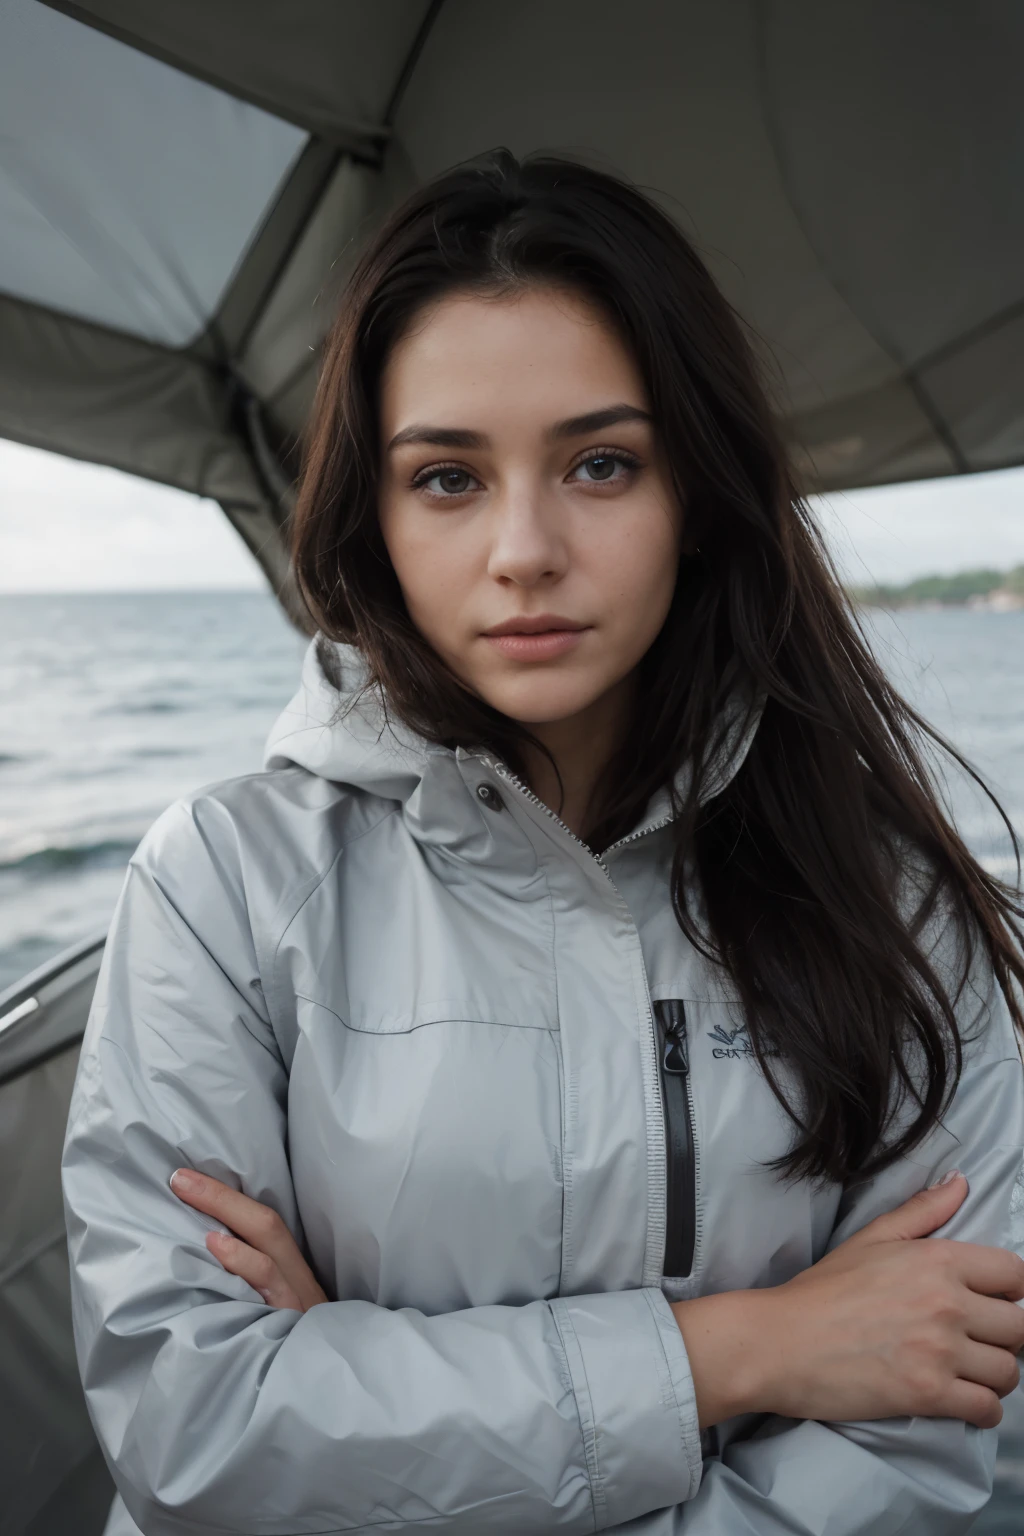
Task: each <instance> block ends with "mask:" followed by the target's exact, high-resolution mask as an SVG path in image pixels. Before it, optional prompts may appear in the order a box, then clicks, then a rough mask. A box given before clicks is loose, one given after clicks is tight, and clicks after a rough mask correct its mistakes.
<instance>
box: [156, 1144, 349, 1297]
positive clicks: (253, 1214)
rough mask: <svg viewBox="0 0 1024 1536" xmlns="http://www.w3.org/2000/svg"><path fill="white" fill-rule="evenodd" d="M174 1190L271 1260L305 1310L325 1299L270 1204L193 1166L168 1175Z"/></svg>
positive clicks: (287, 1231)
mask: <svg viewBox="0 0 1024 1536" xmlns="http://www.w3.org/2000/svg"><path fill="white" fill-rule="evenodd" d="M171 1188H172V1189H173V1190H174V1193H175V1194H176V1195H178V1196H179V1198H180V1199H182V1200H184V1201H185V1202H186V1203H187V1204H188V1205H191V1206H194V1207H195V1209H196V1210H199V1211H203V1212H204V1213H205V1214H206V1215H207V1216H212V1217H213V1218H214V1220H215V1221H219V1222H222V1223H223V1225H224V1226H225V1227H230V1228H231V1231H232V1232H233V1233H234V1234H235V1236H237V1237H240V1238H241V1239H242V1240H243V1242H245V1243H247V1244H248V1245H249V1247H250V1248H255V1249H256V1250H257V1252H259V1253H262V1254H266V1256H267V1257H268V1258H270V1259H272V1260H273V1261H274V1263H275V1264H276V1265H277V1268H278V1270H279V1271H280V1273H281V1276H282V1278H283V1279H284V1280H285V1281H286V1282H287V1283H288V1285H289V1286H290V1287H291V1289H292V1291H293V1293H294V1294H295V1295H296V1296H298V1297H299V1300H300V1302H301V1304H302V1308H303V1310H304V1311H308V1309H309V1308H310V1307H314V1306H316V1305H317V1304H318V1303H319V1302H322V1301H326V1299H327V1298H326V1296H325V1295H324V1293H323V1291H322V1290H321V1289H320V1286H319V1285H318V1284H317V1281H316V1277H315V1275H314V1274H313V1272H312V1270H311V1269H310V1268H309V1265H308V1264H307V1263H306V1261H305V1259H304V1258H303V1256H302V1253H301V1250H300V1249H299V1246H298V1244H297V1243H296V1241H295V1239H294V1238H293V1237H292V1234H291V1233H290V1232H289V1230H288V1228H287V1226H286V1225H285V1223H284V1222H283V1221H282V1219H281V1217H280V1216H279V1215H278V1214H277V1212H276V1211H274V1210H272V1209H271V1207H270V1206H269V1205H261V1204H260V1202H259V1201H258V1200H253V1199H252V1197H251V1196H250V1195H243V1194H242V1192H241V1190H238V1189H232V1188H231V1186H230V1184H224V1183H223V1182H222V1181H221V1180H220V1179H214V1178H211V1177H210V1176H209V1174H205V1173H198V1172H197V1171H196V1170H195V1169H194V1168H179V1169H178V1170H177V1172H176V1173H174V1174H173V1175H172V1176H171Z"/></svg>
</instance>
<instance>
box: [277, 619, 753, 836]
mask: <svg viewBox="0 0 1024 1536" xmlns="http://www.w3.org/2000/svg"><path fill="white" fill-rule="evenodd" d="M325 644H330V643H329V642H324V641H323V640H322V638H319V637H318V639H317V640H314V641H313V642H312V643H311V644H310V646H309V649H308V650H307V652H306V657H305V661H304V663H303V668H302V677H301V680H300V683H299V689H298V692H297V693H296V694H295V697H294V698H293V699H292V700H291V702H290V703H289V704H288V705H287V707H286V708H285V709H284V710H283V711H282V713H281V715H280V716H279V718H278V720H277V721H276V723H275V725H274V726H273V728H272V730H271V732H270V736H269V738H268V740H267V745H266V749H265V752H264V766H265V767H266V768H270V769H273V768H286V767H291V766H293V765H297V766H299V767H301V768H305V769H306V770H307V771H308V772H309V773H314V774H316V775H318V777H320V778H323V779H329V780H333V781H336V782H338V783H343V784H352V785H354V786H355V787H357V788H359V789H363V790H366V791H368V792H369V793H371V794H375V795H380V796H382V797H383V798H384V799H388V800H397V801H400V802H401V803H402V804H403V806H405V807H407V808H408V810H409V811H411V812H412V814H413V817H414V819H415V821H416V822H417V823H418V825H419V828H420V832H421V834H428V835H429V820H430V816H429V815H427V816H425V815H424V812H426V811H427V809H428V807H431V806H433V807H435V808H438V809H439V808H440V806H441V804H444V805H445V814H444V815H443V816H442V817H441V820H442V822H444V823H446V824H448V832H449V833H451V832H453V831H454V828H452V826H451V810H452V807H451V806H450V804H448V796H447V794H444V793H439V791H445V790H447V789H448V788H449V787H450V786H454V785H455V783H456V782H457V783H458V784H460V785H461V786H462V789H463V792H465V780H466V778H467V775H466V772H465V768H466V765H467V762H468V761H470V760H473V759H475V758H476V754H473V753H466V752H463V751H461V749H460V750H459V751H458V752H453V751H450V750H449V749H447V748H445V747H438V746H434V745H433V744H432V743H430V742H427V741H425V740H424V739H423V738H422V737H421V736H418V735H417V734H416V733H415V732H414V731H411V730H410V729H408V727H406V726H404V725H403V724H402V723H401V722H400V721H398V720H395V719H394V718H392V717H390V716H389V715H388V714H387V712H386V710H385V709H384V708H383V706H382V703H381V700H380V698H379V696H378V695H377V694H376V693H374V692H366V693H363V692H362V689H363V688H364V686H365V683H366V678H367V672H366V665H365V662H364V660H363V658H362V655H361V653H360V652H359V651H358V650H356V648H355V647H354V646H350V645H340V644H331V646H330V649H331V652H332V653H333V654H332V664H333V665H332V670H334V668H335V667H336V669H337V675H338V677H339V679H340V687H336V686H335V685H334V683H333V682H331V681H330V680H329V679H328V678H327V677H326V676H325V674H324V671H323V667H322V665H321V661H320V655H319V649H320V647H322V646H324V645H325ZM763 708H764V700H763V698H760V697H752V696H751V695H749V694H744V693H743V692H742V691H741V690H738V689H737V690H736V691H735V692H734V693H733V694H732V695H731V696H730V698H729V700H728V701H727V703H726V705H725V707H724V708H723V710H722V714H721V716H720V721H719V726H718V729H717V731H716V740H715V744H714V747H713V750H712V756H711V763H710V768H709V771H708V773H707V775H706V778H705V784H704V790H703V793H702V795H701V800H702V803H705V802H706V801H708V800H710V799H712V798H713V797H714V796H715V795H719V794H721V793H722V791H723V790H724V789H725V788H726V787H727V785H728V784H729V783H730V782H731V781H732V779H733V778H734V777H735V776H736V774H737V773H738V772H739V770H740V768H741V767H742V765H743V762H744V760H745V758H746V755H747V753H748V752H749V750H750V746H751V743H752V742H753V740H754V736H755V734H756V732H757V727H758V724H759V722H760V719H761V715H762V712H763ZM692 774H693V768H692V765H691V764H686V765H685V766H684V767H683V768H682V769H681V770H680V772H679V774H678V775H677V778H676V786H675V787H676V793H677V795H678V796H679V798H680V799H682V798H685V796H686V794H687V791H688V790H689V787H690V782H691V779H692ZM413 801H414V802H415V806H413V805H411V804H410V802H413ZM474 819H475V818H474ZM671 819H672V797H671V795H670V794H669V791H668V787H667V786H666V787H665V788H664V789H662V790H659V791H658V793H657V794H656V795H654V796H652V799H651V802H650V804H649V805H648V807H647V811H646V813H645V815H644V816H643V818H642V820H641V821H640V823H639V824H638V825H637V827H636V828H635V829H634V831H633V833H631V834H630V836H631V837H633V836H639V835H641V834H642V833H644V832H647V831H650V830H651V829H653V828H654V827H657V826H662V825H664V824H666V823H667V822H669V821H670V820H671ZM440 831H441V829H440V827H439V828H438V829H437V832H440ZM435 836H436V833H435ZM430 840H431V841H434V840H435V837H430ZM437 840H439V841H445V842H447V841H450V837H449V836H445V835H444V834H443V833H442V835H441V836H440V837H439V838H438V839H437Z"/></svg>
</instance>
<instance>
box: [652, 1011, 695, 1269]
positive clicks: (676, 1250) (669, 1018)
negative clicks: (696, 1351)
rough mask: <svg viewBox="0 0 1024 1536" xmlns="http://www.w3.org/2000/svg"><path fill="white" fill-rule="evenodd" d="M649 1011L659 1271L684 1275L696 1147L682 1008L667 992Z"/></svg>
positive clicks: (689, 1253) (690, 1252) (689, 1264)
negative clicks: (660, 1201) (654, 1060)
mask: <svg viewBox="0 0 1024 1536" xmlns="http://www.w3.org/2000/svg"><path fill="white" fill-rule="evenodd" d="M654 1012H655V1017H656V1018H657V1020H658V1027H659V1033H660V1043H661V1101H662V1106H663V1108H664V1112H665V1162H666V1168H667V1175H668V1190H667V1200H666V1216H665V1266H664V1273H665V1274H666V1275H677V1276H679V1275H689V1274H690V1272H691V1271H692V1269H693V1257H694V1246H695V1243H696V1237H697V1148H696V1142H695V1139H694V1134H693V1101H692V1099H691V1096H690V1057H689V1041H688V1039H687V1034H686V1009H685V1007H684V1005H683V1003H682V1002H681V1001H680V1000H679V999H678V998H674V997H673V998H665V999H664V1000H663V1001H661V1002H658V1003H655V1005H654Z"/></svg>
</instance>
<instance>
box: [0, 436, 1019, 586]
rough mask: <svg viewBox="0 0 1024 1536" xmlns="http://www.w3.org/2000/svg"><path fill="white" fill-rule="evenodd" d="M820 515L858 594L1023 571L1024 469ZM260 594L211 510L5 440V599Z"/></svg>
mask: <svg viewBox="0 0 1024 1536" xmlns="http://www.w3.org/2000/svg"><path fill="white" fill-rule="evenodd" d="M813 506H814V508H815V511H816V512H817V514H818V516H819V518H820V520H821V522H822V525H823V527H824V528H825V530H826V533H827V534H828V535H829V537H830V540H831V542H832V546H833V549H834V550H835V553H836V556H837V558H838V561H839V564H840V568H841V570H842V571H843V572H844V574H845V576H846V577H847V579H848V580H850V581H852V582H855V583H867V582H871V581H878V582H902V581H909V580H912V579H913V578H914V577H915V576H922V575H928V574H931V573H933V572H950V571H956V570H962V569H964V568H965V567H972V566H994V567H996V568H1003V567H1009V566H1013V565H1019V564H1024V469H1009V470H999V471H997V472H995V473H993V474H984V475H967V476H963V477H960V478H955V479H945V480H925V481H919V482H917V483H916V484H912V485H903V486H883V487H879V488H876V489H873V490H869V491H844V492H841V493H834V494H833V495H831V496H829V497H827V498H824V497H816V498H814V501H813ZM263 585H264V580H263V577H262V575H261V573H260V571H259V569H258V568H257V566H256V563H255V561H254V560H253V558H252V556H251V555H250V554H249V552H248V550H247V549H246V548H245V546H244V544H243V543H242V541H241V539H240V538H239V537H238V535H237V534H236V533H235V531H234V529H233V528H232V527H231V525H230V524H229V523H228V521H227V519H226V518H225V516H224V514H223V513H222V512H221V510H220V508H219V507H218V506H216V505H215V503H213V502H211V501H204V500H201V499H200V498H199V497H197V496H191V495H188V494H186V493H185V492H182V491H174V490H171V489H169V488H168V487H166V486H160V485H154V484H152V483H151V482H149V481H145V480H138V479H136V478H135V477H134V476H131V475H125V474H122V473H121V472H120V471H119V470H114V469H104V468H101V467H99V466H97V465H94V464H81V463H77V462H75V461H73V460H71V459H64V458H61V457H59V456H58V455H56V454H51V453H45V452H44V451H43V450H41V449H39V448H26V447H24V446H22V445H21V444H20V443H11V442H6V441H3V440H0V592H89V591H106V592H110V591H160V590H172V591H174V590H186V589H195V588H208V589H210V588H212V589H214V590H225V589H236V590H259V589H260V588H261V587H263Z"/></svg>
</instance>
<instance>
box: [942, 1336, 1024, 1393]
mask: <svg viewBox="0 0 1024 1536" xmlns="http://www.w3.org/2000/svg"><path fill="white" fill-rule="evenodd" d="M957 1375H958V1376H959V1377H961V1378H962V1379H963V1380H965V1381H973V1382H975V1383H977V1385H978V1386H981V1387H991V1389H992V1391H993V1392H994V1393H995V1394H996V1396H997V1397H1008V1396H1009V1395H1010V1393H1011V1392H1012V1391H1014V1389H1015V1388H1016V1387H1017V1386H1019V1385H1020V1368H1019V1366H1018V1365H1017V1358H1016V1356H1015V1355H1011V1353H1010V1351H1009V1350H1008V1349H995V1348H994V1347H993V1346H992V1345H991V1344H975V1343H974V1342H973V1340H970V1339H968V1340H966V1341H965V1343H964V1347H963V1350H962V1351H961V1354H960V1359H959V1362H958V1364H957Z"/></svg>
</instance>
